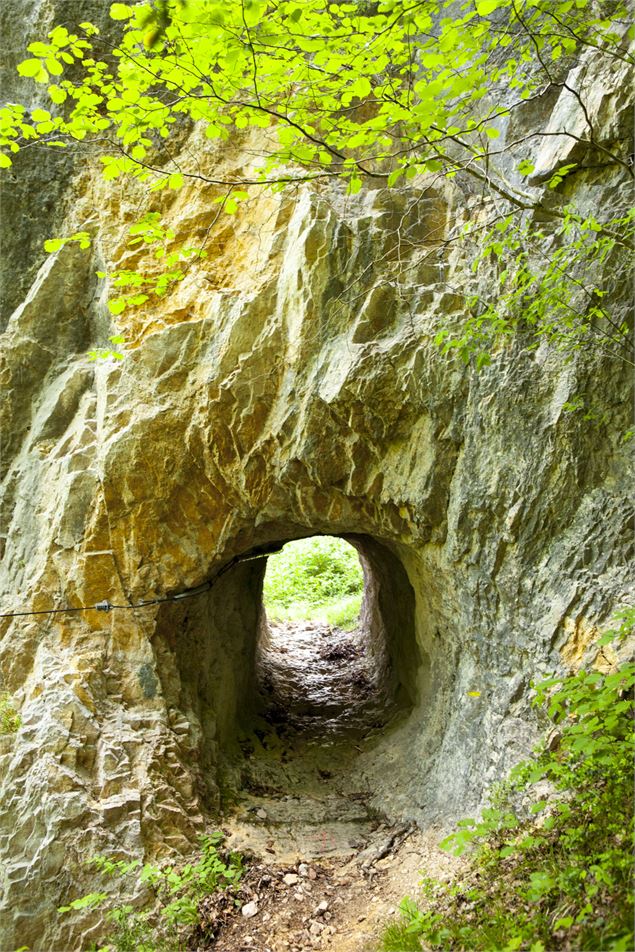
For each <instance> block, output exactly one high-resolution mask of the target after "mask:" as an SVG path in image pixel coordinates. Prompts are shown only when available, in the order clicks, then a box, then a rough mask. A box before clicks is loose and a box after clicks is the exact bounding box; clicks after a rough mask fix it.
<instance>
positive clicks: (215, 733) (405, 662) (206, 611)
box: [154, 527, 429, 807]
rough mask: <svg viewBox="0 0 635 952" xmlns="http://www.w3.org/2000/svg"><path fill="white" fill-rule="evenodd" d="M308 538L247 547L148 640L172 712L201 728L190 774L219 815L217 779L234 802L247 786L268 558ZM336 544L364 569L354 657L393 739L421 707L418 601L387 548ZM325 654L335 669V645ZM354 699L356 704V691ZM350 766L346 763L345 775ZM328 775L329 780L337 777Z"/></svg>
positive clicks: (350, 537)
mask: <svg viewBox="0 0 635 952" xmlns="http://www.w3.org/2000/svg"><path fill="white" fill-rule="evenodd" d="M265 534H266V535H269V534H268V533H265ZM310 535H312V533H311V532H310V531H308V530H306V529H305V530H302V529H301V528H300V527H292V528H291V527H288V528H287V530H286V532H285V535H284V537H282V538H275V537H274V538H273V540H269V541H268V542H267V543H266V544H260V545H256V546H252V547H250V548H249V549H247V550H246V551H244V552H242V553H240V554H239V555H237V556H235V557H234V558H233V559H232V560H231V561H230V562H228V563H225V564H224V565H223V566H222V567H221V568H220V569H219V570H217V572H216V574H215V576H213V581H212V583H211V587H210V589H209V590H208V591H207V592H203V593H200V594H198V595H195V596H194V597H192V598H187V599H182V600H178V601H176V602H172V603H167V604H166V605H164V606H163V607H162V608H161V610H160V611H159V613H158V614H157V618H156V628H155V638H154V640H155V642H156V644H157V646H158V645H160V646H161V648H160V649H158V650H157V654H156V657H157V659H159V658H161V657H163V658H169V659H170V661H171V664H172V665H173V671H174V673H175V674H176V675H177V677H176V678H174V679H173V680H174V684H175V693H174V696H173V697H172V698H170V697H169V688H168V690H167V691H166V688H167V687H168V685H169V677H166V674H167V671H166V670H165V669H164V668H163V667H162V666H161V665H160V663H159V664H158V671H157V673H158V677H159V679H160V680H161V681H162V684H163V690H164V691H166V699H167V700H168V703H170V702H172V703H174V704H175V706H178V707H179V708H180V709H181V710H182V711H183V712H184V713H185V714H186V716H187V718H188V720H189V721H190V722H193V723H196V724H197V725H200V737H199V748H198V752H197V757H196V766H195V769H196V771H197V773H198V775H199V778H200V782H201V783H202V785H203V788H204V789H205V791H206V800H207V802H208V805H209V806H210V807H214V806H218V803H219V795H220V799H221V801H222V799H223V796H222V794H221V792H220V791H219V784H220V785H221V786H222V783H223V781H222V778H223V777H225V783H226V784H228V785H229V786H230V787H232V785H233V787H234V789H233V790H232V791H230V792H231V793H233V794H236V793H238V792H240V787H241V785H242V784H243V783H244V777H243V779H241V776H243V775H242V774H241V760H242V759H243V754H242V752H241V751H242V749H243V748H244V747H245V739H246V738H248V737H249V735H250V734H252V733H253V731H254V729H255V728H256V725H257V724H258V723H259V722H261V721H262V718H263V712H262V710H261V708H262V706H263V690H264V687H263V684H262V683H261V681H262V680H263V673H262V671H261V670H260V667H261V666H262V655H263V649H265V653H266V646H267V644H268V641H269V635H270V631H269V625H268V621H267V618H266V614H265V611H264V606H263V597H262V587H263V579H264V575H265V570H266V565H267V554H266V553H267V552H268V551H274V550H276V549H278V548H280V547H281V546H282V545H283V544H285V543H286V542H288V541H290V540H291V539H299V538H304V537H307V536H310ZM340 537H341V538H344V539H345V540H346V541H347V542H348V543H350V545H352V546H353V547H354V548H355V549H356V551H357V552H358V555H359V560H360V563H361V566H362V569H363V575H364V591H363V600H362V606H361V612H360V618H359V623H358V626H357V638H358V648H357V650H358V651H359V652H360V653H362V654H363V656H364V658H363V660H364V667H365V671H366V673H367V679H366V681H365V683H364V685H363V690H364V692H365V693H367V694H368V695H369V699H368V700H369V702H370V703H371V710H372V714H373V719H372V721H371V724H372V726H373V727H374V729H375V733H376V734H377V733H379V734H380V735H381V734H382V733H383V732H384V731H385V730H389V727H388V724H389V723H391V724H394V723H395V722H397V721H399V720H403V719H404V718H405V719H407V718H408V717H409V716H410V714H411V713H412V710H413V709H414V708H416V707H417V705H418V704H419V703H420V701H421V692H422V690H423V688H422V683H421V668H422V665H423V666H424V667H425V665H424V664H423V658H424V655H422V651H421V648H420V646H419V644H418V641H417V635H416V619H415V594H414V591H413V588H412V585H411V584H410V581H409V579H408V575H407V572H406V570H405V569H404V566H403V564H402V562H401V560H400V558H399V555H398V554H396V553H395V552H394V551H391V548H390V547H389V546H388V545H386V544H383V543H381V542H379V541H378V540H376V539H374V538H372V537H371V536H368V535H365V534H357V533H350V534H349V533H341V536H340ZM283 650H284V649H283ZM331 651H332V653H333V659H332V661H333V663H334V664H337V663H338V659H337V646H336V649H335V651H334V652H333V648H331ZM168 667H169V665H168ZM306 673H307V676H308V672H306ZM300 677H302V672H300ZM177 684H178V697H177V694H176V692H177V689H176V685H177ZM300 690H301V685H300ZM350 693H351V698H352V700H353V702H354V701H355V695H356V691H355V687H354V686H352V689H351V692H350ZM327 700H328V699H327ZM428 703H429V699H428ZM287 713H288V712H285V710H284V704H283V706H282V709H281V710H278V720H279V722H280V723H281V726H282V727H283V728H284V725H285V721H286V719H287V718H286V714H287ZM314 713H315V718H314V720H315V723H314V729H315V730H316V731H317V732H318V733H320V734H322V735H323V734H324V732H326V741H327V742H330V740H329V732H330V730H332V728H329V727H328V725H327V714H326V708H325V711H324V712H322V711H321V710H320V708H319V705H318V707H317V709H316V711H315V712H314ZM367 719H368V718H367ZM356 726H357V727H359V725H356ZM362 726H364V725H362ZM365 726H370V725H365ZM344 733H345V734H346V731H345V732H344ZM349 733H351V732H349ZM358 735H359V730H357V732H355V730H354V729H353V731H352V734H351V736H350V737H348V738H344V739H342V738H339V740H340V742H342V741H343V743H344V745H346V744H347V743H348V746H349V751H352V752H353V755H354V757H355V756H356V755H355V751H354V749H353V747H354V743H353V737H354V739H355V741H359V736H358ZM241 738H242V741H243V743H242V745H241ZM322 739H323V740H324V739H325V738H324V737H322ZM298 756H301V754H298ZM192 766H194V765H192ZM350 767H351V763H350V758H349V760H348V762H347V764H346V768H345V769H347V770H350ZM328 774H329V778H330V779H332V777H333V771H329V772H328ZM323 779H324V778H323ZM225 793H227V791H225Z"/></svg>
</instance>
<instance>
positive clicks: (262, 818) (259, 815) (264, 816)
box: [256, 810, 267, 820]
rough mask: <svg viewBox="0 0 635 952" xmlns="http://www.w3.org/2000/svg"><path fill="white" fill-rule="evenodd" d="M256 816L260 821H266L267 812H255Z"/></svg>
mask: <svg viewBox="0 0 635 952" xmlns="http://www.w3.org/2000/svg"><path fill="white" fill-rule="evenodd" d="M256 816H257V817H258V818H259V819H260V820H266V819H267V811H266V810H256Z"/></svg>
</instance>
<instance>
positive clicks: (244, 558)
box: [0, 552, 269, 618]
mask: <svg viewBox="0 0 635 952" xmlns="http://www.w3.org/2000/svg"><path fill="white" fill-rule="evenodd" d="M267 555H269V552H262V553H258V554H256V555H237V556H235V557H234V558H233V559H231V560H230V561H229V562H228V563H227V565H224V566H223V567H222V569H220V571H219V572H217V573H216V575H214V577H213V578H211V579H210V580H209V581H208V582H204V583H203V584H202V585H197V586H196V588H186V589H184V590H183V591H182V592H177V593H176V594H175V595H163V596H161V597H160V598H149V599H146V600H144V601H142V602H136V603H135V604H134V605H113V603H112V602H109V601H108V599H107V598H105V599H103V601H101V602H97V604H96V605H80V606H73V607H69V608H43V609H40V610H39V611H30V612H2V613H0V618H24V617H25V616H29V615H61V614H70V613H72V612H89V611H98V612H110V611H115V610H118V609H127V610H128V611H135V610H136V609H137V608H147V607H148V606H149V605H161V604H163V603H164V602H180V601H181V600H182V599H184V598H194V597H195V596H196V595H202V594H203V592H209V591H210V589H211V588H212V587H213V586H214V585H215V584H216V582H217V581H218V580H219V578H220V577H221V576H222V575H224V574H225V572H228V571H229V570H230V569H231V568H233V567H234V565H237V564H238V563H239V562H251V561H252V560H253V559H266V558H267Z"/></svg>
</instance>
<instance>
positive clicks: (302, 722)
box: [226, 622, 398, 862]
mask: <svg viewBox="0 0 635 952" xmlns="http://www.w3.org/2000/svg"><path fill="white" fill-rule="evenodd" d="M258 670H259V678H258V680H259V687H260V712H259V716H258V718H257V720H256V723H255V725H254V728H253V730H252V731H251V732H249V734H248V735H246V736H245V737H244V738H243V739H242V742H241V749H242V754H243V758H242V760H241V762H240V764H237V765H236V767H235V769H234V771H233V777H232V779H231V780H230V783H229V786H230V787H231V788H233V790H234V791H235V792H234V793H233V794H232V795H230V797H229V801H228V802H227V811H226V819H227V822H228V824H229V827H230V830H231V834H232V843H233V845H235V846H236V847H237V848H241V849H249V850H251V851H253V852H255V853H257V854H258V853H260V854H261V855H263V854H264V855H267V854H269V855H270V856H271V858H272V859H273V858H275V859H276V860H278V861H282V862H284V861H292V860H297V859H298V858H301V859H312V858H315V857H324V856H336V855H339V856H342V855H346V854H350V853H354V852H355V853H359V851H361V850H364V848H366V847H367V846H368V845H369V844H370V843H371V842H372V841H373V840H374V839H376V837H377V835H378V834H381V831H382V829H384V828H386V829H387V828H388V827H389V822H388V819H387V818H386V817H384V816H383V815H380V814H378V813H377V811H375V810H374V809H373V808H372V806H371V802H370V801H371V799H372V796H373V790H372V789H371V788H370V785H369V784H368V782H367V781H366V780H365V778H364V775H363V771H361V770H358V769H356V761H357V760H358V759H359V757H360V756H361V754H362V753H363V752H364V751H365V750H367V749H368V748H369V747H370V746H371V745H372V744H373V743H374V742H375V741H376V740H377V738H378V737H380V736H381V735H382V734H383V733H384V731H385V730H386V728H387V726H388V724H389V722H390V721H391V720H392V719H393V718H395V717H396V716H397V713H398V712H397V710H396V707H395V705H394V703H393V702H391V701H390V699H389V698H388V697H387V695H386V693H385V691H383V690H382V685H381V684H378V683H377V680H376V678H375V676H374V674H375V673H374V670H373V663H372V658H371V657H370V656H369V653H368V651H367V649H366V639H365V637H364V634H363V632H361V631H359V630H356V631H351V632H344V631H341V630H340V629H338V628H334V627H330V626H328V625H324V624H319V623H311V622H303V623H295V624H291V623H282V624H278V625H275V626H271V629H270V637H269V639H268V643H267V644H266V645H265V646H262V647H261V649H260V651H259V659H258Z"/></svg>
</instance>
